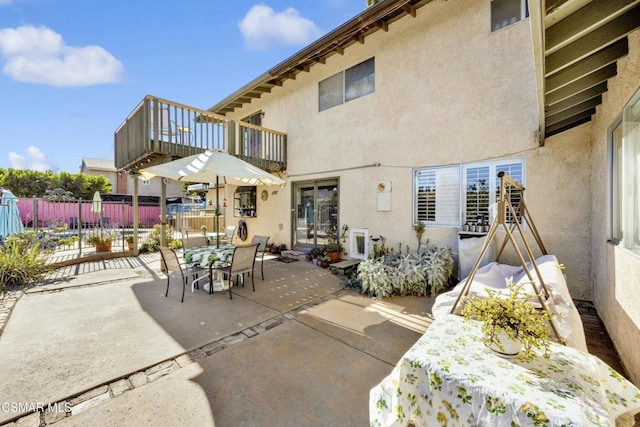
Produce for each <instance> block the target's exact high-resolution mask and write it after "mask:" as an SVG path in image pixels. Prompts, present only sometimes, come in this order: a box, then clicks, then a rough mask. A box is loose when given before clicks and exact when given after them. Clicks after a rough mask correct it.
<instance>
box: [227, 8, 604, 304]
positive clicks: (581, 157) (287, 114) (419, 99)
mask: <svg viewBox="0 0 640 427" xmlns="http://www.w3.org/2000/svg"><path fill="white" fill-rule="evenodd" d="M489 22H490V3H489V2H487V1H482V0H479V1H462V0H453V1H448V2H433V3H430V4H429V5H427V6H425V7H423V8H421V9H419V10H418V13H417V16H416V17H415V18H412V17H405V18H403V19H401V20H399V21H397V22H396V23H393V24H391V25H390V26H389V31H388V32H384V31H378V32H376V33H374V34H373V35H371V36H369V37H367V38H366V41H365V43H364V44H359V43H356V44H354V45H352V46H351V47H349V48H347V49H346V50H345V52H344V55H339V54H335V55H333V56H331V57H329V58H328V59H327V61H326V63H325V64H317V65H315V66H314V67H312V68H311V70H310V72H308V73H300V74H298V75H297V76H296V79H295V80H288V81H286V82H285V83H284V85H283V86H282V87H277V88H274V89H273V90H272V92H271V93H270V94H265V95H263V96H262V97H261V98H260V99H257V100H254V101H252V103H251V104H248V105H245V106H244V107H243V108H242V109H238V110H236V111H235V112H234V113H233V114H230V115H229V116H230V117H231V118H233V119H235V120H240V119H241V118H243V117H246V116H248V115H250V114H252V113H254V112H256V111H260V110H261V111H263V112H264V118H263V126H265V127H267V128H271V129H276V130H279V131H282V132H285V133H287V137H288V147H287V149H288V158H287V162H288V163H287V164H288V168H287V171H286V177H287V185H286V186H285V188H284V189H283V190H281V191H279V192H278V194H277V195H275V196H272V197H270V198H269V199H268V200H267V202H262V201H261V200H258V212H259V213H258V218H256V219H254V220H250V221H248V225H249V230H250V231H249V233H250V234H252V233H253V232H255V233H256V234H268V235H271V236H272V238H275V240H276V241H278V242H285V243H287V244H290V242H291V240H292V238H291V199H292V194H291V189H292V185H291V183H292V182H299V181H304V180H314V179H322V178H334V177H335V178H339V180H340V195H339V204H340V211H339V212H340V222H341V224H348V225H349V226H350V227H351V228H368V229H369V230H370V233H371V235H379V234H381V235H383V236H385V237H386V238H387V243H388V245H390V246H392V247H395V248H397V247H398V245H399V244H401V245H402V247H403V248H404V247H406V246H407V245H409V246H410V247H411V248H412V249H415V248H416V247H417V239H416V237H415V232H414V231H413V199H412V198H413V170H414V169H415V168H421V167H426V166H440V165H450V164H459V163H467V162H476V161H484V160H489V159H495V158H523V159H525V170H526V187H527V203H528V206H529V209H530V211H531V213H532V216H533V218H534V220H535V223H536V225H537V226H538V228H539V231H540V233H541V235H542V237H543V240H544V242H545V245H546V246H547V249H548V250H549V251H550V252H552V253H554V254H556V255H557V256H558V258H559V259H560V260H562V262H564V263H565V265H566V273H567V275H568V276H569V277H570V279H569V286H570V289H571V292H572V293H573V295H574V297H577V298H586V299H588V298H590V296H591V295H590V289H591V288H590V286H589V277H590V270H589V258H590V257H589V247H588V242H589V236H590V234H589V219H588V218H589V210H590V206H591V202H590V199H589V195H588V191H586V190H587V189H588V186H589V171H588V170H586V169H585V168H584V167H583V166H582V165H583V164H584V163H585V162H588V161H589V138H588V133H585V138H583V139H580V140H572V141H570V142H569V143H562V142H558V143H557V144H555V143H551V144H548V145H547V146H545V147H542V148H540V147H539V144H538V138H537V132H538V116H537V114H538V113H537V111H538V110H537V103H536V97H535V80H534V74H533V73H534V65H533V51H532V44H531V30H530V26H529V20H524V21H521V22H519V23H517V24H515V25H512V26H510V27H507V28H505V29H502V30H500V31H497V32H494V33H491V32H490V31H489ZM371 57H375V73H376V83H375V84H376V88H375V93H373V94H370V95H367V96H364V97H362V98H358V99H355V100H353V101H350V102H347V103H344V104H342V105H339V106H336V107H333V108H330V109H327V110H324V111H321V112H319V111H318V82H319V81H321V80H323V79H325V78H327V77H329V76H331V75H333V74H335V73H337V72H339V71H342V70H344V69H346V68H349V67H351V66H353V65H356V64H358V63H360V62H362V61H364V60H366V59H368V58H371ZM583 133H584V132H583ZM377 164H379V166H371V165H377ZM378 181H391V182H392V195H391V198H392V201H391V205H392V208H391V211H389V212H378V210H377V189H376V185H377V183H378ZM567 182H571V183H573V184H574V185H575V187H573V188H568V186H567ZM229 191H230V189H229ZM260 191H261V189H260V188H259V189H258V194H260ZM581 194H586V198H585V197H582V196H579V195H581ZM230 196H231V197H232V193H228V194H227V199H228V200H229V198H230ZM567 200H571V205H570V206H571V207H572V208H571V209H567V206H568V205H567V204H566V202H567ZM265 216H266V218H265ZM228 221H231V222H230V223H233V222H234V219H233V218H228ZM236 221H237V220H236ZM458 231H459V228H453V227H428V228H427V231H426V235H425V237H427V238H429V239H430V241H431V242H434V243H436V244H439V245H448V246H451V247H452V248H453V249H454V251H455V250H457V243H458V234H457V233H458ZM568 238H570V240H568ZM574 239H577V240H578V241H579V242H580V243H579V244H576V245H574V244H572V243H571V241H574ZM585 243H587V244H585ZM537 254H539V252H538V253H537ZM505 259H506V260H507V261H513V260H514V259H513V257H510V256H509V254H507V257H506V258H505Z"/></svg>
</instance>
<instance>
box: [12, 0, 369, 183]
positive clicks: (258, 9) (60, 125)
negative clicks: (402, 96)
mask: <svg viewBox="0 0 640 427" xmlns="http://www.w3.org/2000/svg"><path fill="white" fill-rule="evenodd" d="M365 7H366V1H365V0H289V1H285V0H266V1H264V2H259V1H244V0H227V1H222V0H190V1H186V2H179V1H168V0H0V168H3V169H8V168H15V169H31V170H38V171H46V170H51V171H53V172H56V173H57V172H63V171H65V172H71V173H78V172H80V166H81V164H82V159H83V158H84V157H90V158H99V159H113V158H114V153H113V134H114V131H115V130H116V128H117V127H118V126H120V124H121V123H122V122H123V121H124V119H125V118H126V117H127V115H129V113H131V112H132V111H133V109H134V108H135V107H136V105H137V104H138V103H139V102H140V101H142V99H143V98H144V97H145V96H146V95H155V96H158V97H160V98H164V99H168V100H171V101H175V102H179V103H181V104H186V105H189V106H192V107H196V108H201V109H208V108H210V107H211V106H213V105H214V104H215V103H217V102H218V101H220V100H222V99H223V98H225V97H226V96H228V95H230V94H231V93H233V92H235V91H236V90H237V89H239V88H240V87H242V86H244V85H245V84H247V83H249V82H250V81H251V80H253V79H255V78H256V77H258V76H260V75H261V74H263V73H264V72H266V71H267V70H269V69H270V68H272V67H273V66H275V65H277V64H279V63H280V62H282V61H283V60H285V59H287V58H288V57H290V56H291V55H293V54H294V53H296V52H298V51H299V50H300V49H302V48H304V47H305V46H307V45H308V44H309V43H311V42H313V41H314V40H316V39H318V38H319V37H321V36H322V35H324V34H326V33H327V32H329V31H331V30H333V29H335V28H336V27H338V26H339V25H341V24H342V23H344V22H346V21H347V20H349V19H351V18H353V17H354V16H356V15H357V14H359V13H360V12H362V11H363V10H364V9H365Z"/></svg>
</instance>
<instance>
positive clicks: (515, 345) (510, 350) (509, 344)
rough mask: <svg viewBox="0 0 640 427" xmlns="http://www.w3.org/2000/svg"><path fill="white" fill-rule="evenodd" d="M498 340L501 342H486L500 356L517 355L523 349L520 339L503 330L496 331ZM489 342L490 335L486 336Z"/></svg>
mask: <svg viewBox="0 0 640 427" xmlns="http://www.w3.org/2000/svg"><path fill="white" fill-rule="evenodd" d="M495 338H496V340H497V341H498V342H499V343H500V345H497V344H495V343H493V342H490V343H489V344H486V345H487V347H489V349H491V350H492V351H493V352H494V353H496V354H497V355H498V356H500V357H515V356H517V355H518V353H520V350H522V343H521V342H520V341H518V340H514V339H513V338H511V337H510V336H509V335H507V333H506V332H504V331H503V330H499V331H497V332H496V336H495ZM486 339H487V342H489V337H486Z"/></svg>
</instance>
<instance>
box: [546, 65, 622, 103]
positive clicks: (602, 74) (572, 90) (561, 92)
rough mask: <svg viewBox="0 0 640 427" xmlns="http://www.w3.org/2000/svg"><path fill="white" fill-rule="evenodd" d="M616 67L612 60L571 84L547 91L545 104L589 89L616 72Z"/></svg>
mask: <svg viewBox="0 0 640 427" xmlns="http://www.w3.org/2000/svg"><path fill="white" fill-rule="evenodd" d="M616 68H617V65H616V63H615V62H614V63H613V64H610V65H607V66H606V67H604V68H601V69H599V70H598V71H596V72H593V73H591V74H587V75H586V76H584V77H582V78H581V79H578V80H576V81H575V82H573V83H571V84H568V85H566V86H563V87H562V88H560V89H558V90H555V91H553V92H550V93H547V94H546V97H545V103H546V105H547V106H549V105H553V104H555V103H557V102H560V101H562V100H564V99H567V98H569V97H571V96H573V95H575V94H576V93H579V92H582V91H583V90H586V89H589V88H590V87H592V86H596V85H598V84H601V83H603V82H606V81H607V80H608V79H610V78H611V77H613V76H615V75H616V74H617V71H616Z"/></svg>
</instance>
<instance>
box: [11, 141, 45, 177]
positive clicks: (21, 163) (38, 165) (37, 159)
mask: <svg viewBox="0 0 640 427" xmlns="http://www.w3.org/2000/svg"><path fill="white" fill-rule="evenodd" d="M9 163H10V164H11V166H10V167H12V168H13V169H30V170H34V171H40V172H46V171H48V170H53V167H52V166H51V164H50V163H49V161H48V160H47V156H46V155H45V154H44V153H43V152H42V150H40V148H38V147H36V146H34V145H30V146H29V147H27V150H26V156H23V155H21V154H18V153H15V152H13V151H10V152H9Z"/></svg>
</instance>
